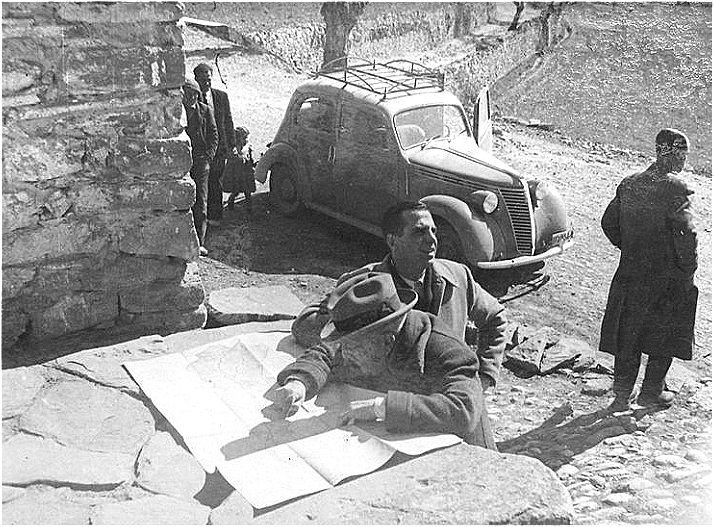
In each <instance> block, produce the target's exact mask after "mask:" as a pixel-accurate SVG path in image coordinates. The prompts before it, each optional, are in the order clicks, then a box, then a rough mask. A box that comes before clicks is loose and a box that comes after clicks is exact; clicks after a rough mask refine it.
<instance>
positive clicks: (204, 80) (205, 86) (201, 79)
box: [193, 70, 211, 93]
mask: <svg viewBox="0 0 714 527" xmlns="http://www.w3.org/2000/svg"><path fill="white" fill-rule="evenodd" d="M193 77H194V78H195V79H196V82H197V83H198V85H199V86H200V87H201V90H203V92H204V93H205V92H207V91H208V90H210V89H211V72H210V71H205V70H201V71H199V72H198V73H196V74H195V75H194V76H193Z"/></svg>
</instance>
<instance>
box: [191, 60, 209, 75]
mask: <svg viewBox="0 0 714 527" xmlns="http://www.w3.org/2000/svg"><path fill="white" fill-rule="evenodd" d="M200 72H208V73H213V68H212V67H211V65H210V64H206V63H205V62H201V63H200V64H199V65H198V66H196V67H195V68H193V74H194V75H198V74H199V73H200Z"/></svg>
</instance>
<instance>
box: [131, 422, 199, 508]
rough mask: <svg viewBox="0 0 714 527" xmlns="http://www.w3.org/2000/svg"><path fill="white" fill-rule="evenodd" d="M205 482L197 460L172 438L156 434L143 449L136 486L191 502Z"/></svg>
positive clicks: (160, 433)
mask: <svg viewBox="0 0 714 527" xmlns="http://www.w3.org/2000/svg"><path fill="white" fill-rule="evenodd" d="M205 482H206V473H205V472H204V470H203V468H201V465H200V464H199V462H198V461H196V458H195V457H193V456H192V455H191V454H189V453H188V452H187V451H186V450H185V449H183V448H181V447H180V446H179V445H178V444H176V441H174V439H173V437H171V434H169V433H167V432H157V433H156V434H155V435H154V437H152V438H151V439H150V440H149V442H148V443H147V444H146V445H145V446H144V448H142V449H141V453H140V454H139V459H138V462H137V483H138V484H139V485H141V486H142V487H144V488H145V489H147V490H151V491H153V492H156V493H158V494H166V495H167V496H174V497H176V498H182V499H185V500H191V499H192V498H193V497H194V496H195V495H196V494H197V493H198V492H199V491H200V490H201V489H202V488H203V484H204V483H205Z"/></svg>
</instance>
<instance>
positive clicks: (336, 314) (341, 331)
mask: <svg viewBox="0 0 714 527" xmlns="http://www.w3.org/2000/svg"><path fill="white" fill-rule="evenodd" d="M402 296H405V297H406V299H407V301H406V303H405V302H403V301H402V300H401V299H400V295H399V294H398V293H397V288H396V286H395V285H394V280H393V279H392V275H390V274H388V273H375V272H370V273H362V274H359V275H357V276H354V277H353V278H350V279H349V280H346V281H345V282H343V283H342V284H340V285H338V286H337V287H336V288H335V290H334V291H333V292H332V293H330V294H329V295H328V297H327V304H326V307H327V312H328V314H329V315H330V319H331V320H330V322H331V323H332V324H333V325H334V327H335V328H336V330H337V331H336V332H334V334H333V335H330V336H328V337H327V338H330V337H335V336H337V337H340V336H344V335H345V334H348V333H353V332H356V331H358V330H365V331H368V330H374V329H377V328H380V327H382V326H384V325H386V324H388V323H389V322H391V321H394V320H395V319H398V318H399V317H400V316H401V315H403V314H405V313H407V312H408V311H409V310H410V309H411V308H412V307H413V306H414V304H416V302H417V294H416V292H415V291H412V290H404V291H402Z"/></svg>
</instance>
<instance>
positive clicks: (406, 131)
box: [394, 105, 468, 149]
mask: <svg viewBox="0 0 714 527" xmlns="http://www.w3.org/2000/svg"><path fill="white" fill-rule="evenodd" d="M394 126H395V127H396V130H397V137H398V138H399V144H400V145H401V146H402V148H404V149H407V148H411V147H413V146H417V145H419V144H426V143H427V141H428V140H429V139H434V138H437V137H444V138H454V137H456V136H458V135H460V134H463V133H468V127H467V125H466V121H465V120H464V116H463V113H462V112H461V108H459V107H458V106H453V105H436V106H425V107H422V108H414V109H411V110H405V111H403V112H401V113H398V114H397V115H396V116H395V117H394Z"/></svg>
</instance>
